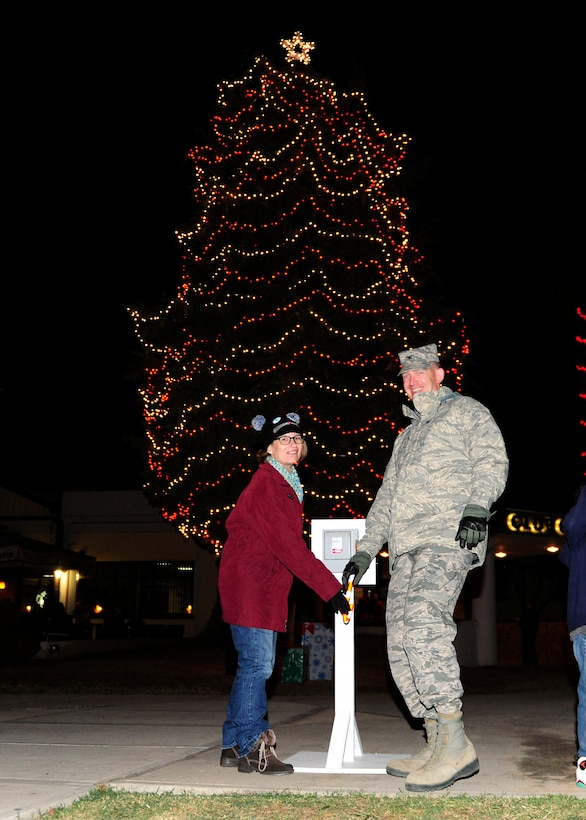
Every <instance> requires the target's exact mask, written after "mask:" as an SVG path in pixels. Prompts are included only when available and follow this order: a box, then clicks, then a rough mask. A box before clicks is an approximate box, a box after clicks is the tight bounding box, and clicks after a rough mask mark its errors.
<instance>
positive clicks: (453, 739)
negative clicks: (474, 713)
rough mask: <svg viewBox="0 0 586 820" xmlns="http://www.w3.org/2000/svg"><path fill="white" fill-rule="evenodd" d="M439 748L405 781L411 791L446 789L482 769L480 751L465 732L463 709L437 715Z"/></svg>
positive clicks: (406, 787) (437, 746)
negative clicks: (478, 754) (478, 755)
mask: <svg viewBox="0 0 586 820" xmlns="http://www.w3.org/2000/svg"><path fill="white" fill-rule="evenodd" d="M437 721H438V722H437V738H436V742H435V749H434V751H433V754H432V756H431V758H430V759H429V760H428V762H427V763H426V764H425V765H424V766H423V767H422V768H420V769H417V770H416V771H414V772H411V773H410V774H409V775H407V779H406V780H405V789H406V790H407V791H409V792H431V791H435V790H436V789H446V788H447V787H448V786H451V785H452V783H455V782H456V780H461V779H462V778H464V777H472V775H474V774H476V773H477V772H478V770H479V768H480V767H479V765H478V758H477V756H476V750H475V749H474V746H473V745H472V743H471V742H470V741H469V740H468V738H467V737H466V734H465V733H464V724H463V722H462V712H455V713H454V714H453V715H443V714H441V713H438V716H437Z"/></svg>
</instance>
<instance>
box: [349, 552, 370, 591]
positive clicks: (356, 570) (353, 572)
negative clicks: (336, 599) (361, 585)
mask: <svg viewBox="0 0 586 820" xmlns="http://www.w3.org/2000/svg"><path fill="white" fill-rule="evenodd" d="M371 561H372V558H371V557H370V555H369V554H368V553H367V552H355V553H354V555H353V556H352V558H351V559H350V560H349V561H348V563H347V564H346V566H345V567H344V572H343V573H342V589H343V590H344V592H347V591H348V583H349V581H350V578H351V577H352V576H354V581H353V584H354V586H356V585H357V584H358V582H359V581H360V579H361V578H362V576H363V575H364V573H365V572H366V570H367V569H368V568H369V566H370V562H371Z"/></svg>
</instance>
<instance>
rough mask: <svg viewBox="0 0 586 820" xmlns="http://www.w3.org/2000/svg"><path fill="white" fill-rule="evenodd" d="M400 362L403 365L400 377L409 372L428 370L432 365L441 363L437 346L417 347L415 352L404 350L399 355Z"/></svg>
mask: <svg viewBox="0 0 586 820" xmlns="http://www.w3.org/2000/svg"><path fill="white" fill-rule="evenodd" d="M399 362H400V363H401V369H400V370H399V373H398V375H399V376H401V375H402V374H403V373H407V372H408V371H409V370H427V369H428V367H431V366H432V364H434V363H439V356H438V355H437V345H436V344H431V345H423V347H415V348H413V350H403V351H402V352H401V353H399Z"/></svg>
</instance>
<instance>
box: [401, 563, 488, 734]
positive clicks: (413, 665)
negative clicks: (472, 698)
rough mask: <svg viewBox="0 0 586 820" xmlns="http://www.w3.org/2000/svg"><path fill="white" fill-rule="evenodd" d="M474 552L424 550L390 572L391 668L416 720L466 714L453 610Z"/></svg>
mask: <svg viewBox="0 0 586 820" xmlns="http://www.w3.org/2000/svg"><path fill="white" fill-rule="evenodd" d="M472 561H473V556H472V555H471V553H470V552H469V550H462V549H460V548H459V547H458V548H456V549H453V548H450V549H434V548H432V547H421V548H419V549H416V550H413V551H411V552H407V553H404V554H403V555H399V556H398V557H397V558H396V559H395V562H394V564H393V566H392V568H391V576H390V581H389V588H388V594H387V607H386V631H387V653H388V659H389V667H390V670H391V674H392V676H393V680H394V681H395V683H396V685H397V688H398V689H399V691H400V693H401V695H402V696H403V699H404V701H405V704H406V706H407V708H408V709H409V712H410V713H411V715H412V716H413V717H415V718H426V717H432V716H435V715H436V713H437V712H442V713H445V714H450V713H453V712H458V711H460V710H461V708H462V700H461V698H462V695H463V692H464V690H463V688H462V683H461V681H460V665H459V663H458V659H457V657H456V649H455V647H454V639H455V637H456V630H457V628H456V623H455V621H454V617H453V616H454V609H455V607H456V603H457V601H458V597H459V595H460V592H461V591H462V587H463V586H464V582H465V580H466V577H467V575H468V571H469V570H470V568H471V566H472Z"/></svg>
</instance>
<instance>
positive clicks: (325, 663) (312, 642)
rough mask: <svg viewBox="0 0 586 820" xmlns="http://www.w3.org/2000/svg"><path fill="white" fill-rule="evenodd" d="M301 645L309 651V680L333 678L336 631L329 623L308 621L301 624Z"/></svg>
mask: <svg viewBox="0 0 586 820" xmlns="http://www.w3.org/2000/svg"><path fill="white" fill-rule="evenodd" d="M301 645H302V646H306V647H307V649H308V651H309V656H308V659H307V677H308V678H309V680H332V679H333V677H334V632H333V630H332V629H331V628H330V627H329V626H327V624H320V623H314V622H312V621H306V622H304V623H302V624H301Z"/></svg>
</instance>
